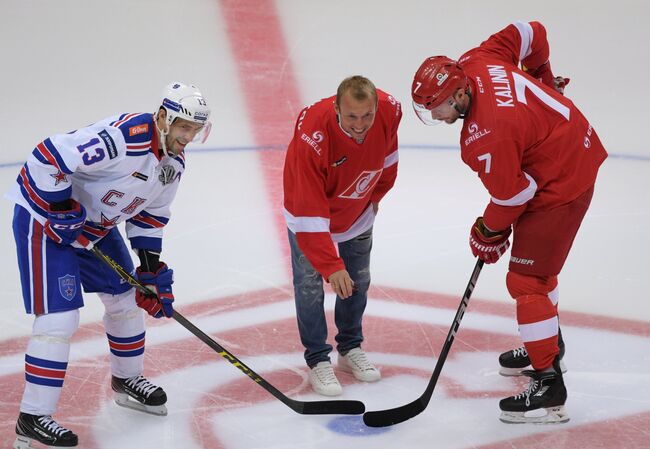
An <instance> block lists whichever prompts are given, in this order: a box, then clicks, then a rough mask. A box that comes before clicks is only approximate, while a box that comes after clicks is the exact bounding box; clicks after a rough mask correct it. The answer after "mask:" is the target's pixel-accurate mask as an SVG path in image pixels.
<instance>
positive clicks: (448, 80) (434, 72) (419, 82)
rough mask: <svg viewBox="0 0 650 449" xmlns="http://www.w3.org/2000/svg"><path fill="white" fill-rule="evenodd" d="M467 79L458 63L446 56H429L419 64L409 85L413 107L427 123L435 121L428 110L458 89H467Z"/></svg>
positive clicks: (430, 123)
mask: <svg viewBox="0 0 650 449" xmlns="http://www.w3.org/2000/svg"><path fill="white" fill-rule="evenodd" d="M468 84H469V81H468V79H467V76H466V75H465V72H463V69H462V68H461V67H460V65H459V64H458V63H457V62H456V61H454V60H453V59H450V58H448V57H446V56H431V57H429V58H427V59H425V60H424V62H423V63H422V64H421V65H420V67H419V68H418V70H417V72H415V76H414V77H413V84H412V85H411V98H412V99H413V109H414V110H415V112H416V114H417V116H418V117H419V118H420V120H422V122H424V123H425V124H427V125H433V124H435V123H437V122H438V121H437V120H434V119H432V118H431V113H430V111H431V110H432V109H435V108H436V107H438V106H440V105H441V104H442V103H443V102H444V101H445V100H446V99H447V98H449V97H451V96H452V95H454V93H455V92H456V91H457V90H458V89H467V86H468Z"/></svg>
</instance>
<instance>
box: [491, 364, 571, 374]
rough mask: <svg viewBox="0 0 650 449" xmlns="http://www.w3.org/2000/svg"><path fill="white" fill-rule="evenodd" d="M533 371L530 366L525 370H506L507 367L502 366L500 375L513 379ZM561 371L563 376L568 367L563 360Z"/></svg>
mask: <svg viewBox="0 0 650 449" xmlns="http://www.w3.org/2000/svg"><path fill="white" fill-rule="evenodd" d="M531 369H533V368H532V367H531V366H530V365H528V366H526V367H524V368H506V367H505V366H502V367H500V368H499V374H501V375H502V376H506V377H511V376H521V375H522V374H521V372H522V371H524V370H531ZM560 371H562V374H564V373H566V372H567V369H566V365H565V364H564V362H563V361H562V360H560Z"/></svg>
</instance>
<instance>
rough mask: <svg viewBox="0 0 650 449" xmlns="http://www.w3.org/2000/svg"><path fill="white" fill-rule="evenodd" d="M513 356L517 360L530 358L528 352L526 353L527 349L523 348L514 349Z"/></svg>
mask: <svg viewBox="0 0 650 449" xmlns="http://www.w3.org/2000/svg"><path fill="white" fill-rule="evenodd" d="M512 355H513V356H514V357H515V358H517V357H528V351H526V348H525V347H524V346H522V347H521V348H517V349H513V350H512Z"/></svg>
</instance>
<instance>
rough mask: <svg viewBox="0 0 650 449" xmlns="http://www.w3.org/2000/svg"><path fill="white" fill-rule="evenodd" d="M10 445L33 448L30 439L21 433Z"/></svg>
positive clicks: (18, 447)
mask: <svg viewBox="0 0 650 449" xmlns="http://www.w3.org/2000/svg"><path fill="white" fill-rule="evenodd" d="M11 447H12V448H13V449H35V446H32V439H31V438H27V437H25V436H22V435H18V436H17V437H16V441H14V445H13V446H11ZM48 447H49V446H48Z"/></svg>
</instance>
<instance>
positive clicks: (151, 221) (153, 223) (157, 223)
mask: <svg viewBox="0 0 650 449" xmlns="http://www.w3.org/2000/svg"><path fill="white" fill-rule="evenodd" d="M131 220H135V221H139V222H142V223H146V224H148V225H150V226H153V227H154V228H162V227H163V226H165V223H163V222H162V221H158V220H156V219H155V218H152V217H144V216H142V215H141V214H138V215H136V216H135V217H133V218H132V219H131Z"/></svg>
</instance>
